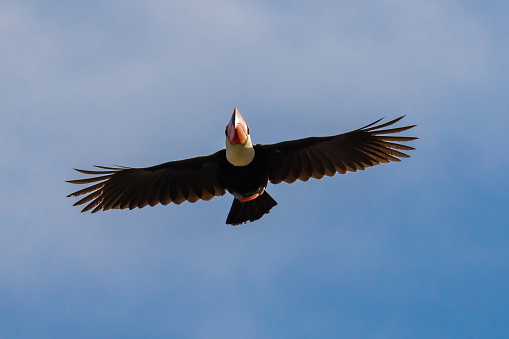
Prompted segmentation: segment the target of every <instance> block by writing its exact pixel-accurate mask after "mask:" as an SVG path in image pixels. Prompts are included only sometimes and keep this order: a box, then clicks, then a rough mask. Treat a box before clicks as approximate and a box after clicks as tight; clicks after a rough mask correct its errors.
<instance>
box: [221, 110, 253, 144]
mask: <svg viewBox="0 0 509 339" xmlns="http://www.w3.org/2000/svg"><path fill="white" fill-rule="evenodd" d="M248 135H249V128H248V127H247V124H246V122H245V121H244V119H243V118H242V115H240V113H239V111H238V110H237V108H235V109H234V110H233V114H232V117H231V119H230V122H229V123H228V126H226V137H227V138H228V140H230V144H232V145H235V144H245V143H246V142H247V137H248Z"/></svg>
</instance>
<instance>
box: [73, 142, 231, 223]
mask: <svg viewBox="0 0 509 339" xmlns="http://www.w3.org/2000/svg"><path fill="white" fill-rule="evenodd" d="M221 152H223V153H224V150H223V151H219V152H216V153H214V154H211V155H209V156H203V157H196V158H191V159H186V160H179V161H170V162H167V163H164V164H160V165H157V166H152V167H145V168H129V167H103V166H95V167H98V168H100V169H102V170H94V171H86V170H78V169H76V171H78V172H80V173H83V174H91V175H94V177H92V178H87V179H81V180H69V181H67V182H69V183H72V184H90V183H95V184H93V185H91V186H88V187H86V188H84V189H81V190H79V191H76V192H74V193H71V194H69V195H68V197H77V196H80V195H83V194H86V196H85V197H84V198H83V199H81V200H79V201H78V202H76V203H75V204H74V206H76V205H82V204H85V203H88V204H87V205H86V206H85V208H84V209H83V210H82V212H86V211H88V210H91V209H93V210H92V213H95V212H98V211H100V210H109V209H112V208H113V209H124V208H129V209H133V208H136V207H138V208H143V207H145V206H147V205H150V206H154V205H157V204H159V203H161V204H163V205H167V204H169V203H170V202H173V203H175V204H181V203H183V202H184V201H186V200H187V201H190V202H196V201H198V200H199V199H203V200H210V199H212V198H213V197H215V196H221V195H224V194H225V193H226V191H225V188H224V185H223V183H222V180H221V179H220V173H219V168H218V160H219V159H220V157H221V155H222V153H221ZM223 156H224V154H223Z"/></svg>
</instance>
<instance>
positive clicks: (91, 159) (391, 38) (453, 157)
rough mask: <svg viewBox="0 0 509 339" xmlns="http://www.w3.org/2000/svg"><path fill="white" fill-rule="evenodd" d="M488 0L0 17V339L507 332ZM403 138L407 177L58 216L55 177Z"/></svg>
mask: <svg viewBox="0 0 509 339" xmlns="http://www.w3.org/2000/svg"><path fill="white" fill-rule="evenodd" d="M508 10H509V6H508V5H507V4H506V3H504V2H502V1H493V2H489V3H486V2H481V1H467V2H465V1H397V0H394V1H376V2H375V1H357V2H351V1H312V2H311V1H281V2H270V1H262V2H237V1H215V2H209V1H194V2H184V1H174V2H173V1H156V0H153V1H152V0H148V1H143V2H138V1H87V2H64V1H46V2H37V1H19V0H18V1H9V0H7V1H3V2H2V3H1V4H0V45H1V47H2V48H1V51H2V52H1V56H2V58H1V60H2V61H1V62H0V76H1V81H0V99H1V101H0V102H1V104H0V114H1V120H2V123H1V124H0V155H1V156H0V180H1V181H0V182H1V185H2V190H1V192H0V337H5V338H14V337H37V338H56V337H73V338H90V337H104V338H112V337H123V338H137V337H154V338H155V337H173V338H226V337H235V338H309V337H314V338H373V337H376V338H431V337H432V338H480V337H483V338H487V337H490V338H496V337H499V338H500V337H504V336H505V335H507V333H508V331H509V321H508V320H509V307H508V305H509V293H508V290H507V286H508V284H509V264H508V263H507V261H508V260H507V259H508V258H509V249H508V247H507V239H508V237H509V230H508V222H507V202H508V201H509V196H508V193H507V189H508V187H509V182H508V179H507V173H506V172H507V168H508V166H509V160H508V159H509V157H507V155H506V153H507V151H506V149H507V148H508V147H509V137H508V133H507V130H508V127H509V118H508V114H507V109H508V107H509V99H508V96H507V92H508V89H509V81H508V79H509V59H508V58H507V55H509V40H508V39H507V34H508V33H509V26H508V25H509V24H508V23H507V15H508ZM234 107H237V108H238V109H239V110H240V112H241V113H242V115H243V116H244V118H245V119H246V121H247V122H248V123H249V125H250V128H251V132H252V138H253V141H254V142H255V143H272V142H277V141H282V140H287V139H295V138H301V137H307V136H310V135H331V134H337V133H341V132H346V131H349V130H352V129H355V128H358V127H361V126H363V125H365V124H368V123H370V122H372V121H374V120H376V119H378V118H380V117H382V116H386V117H387V118H395V117H397V116H400V115H402V114H407V117H406V118H405V119H404V120H403V121H402V123H403V124H404V123H408V124H417V125H418V126H417V127H416V128H415V129H413V130H412V131H411V134H412V135H415V136H418V137H419V138H420V139H419V140H417V141H414V142H413V143H412V145H413V146H415V147H416V148H417V150H416V151H414V152H412V154H411V155H412V158H411V159H405V160H404V161H402V162H401V163H393V164H389V165H382V166H378V167H375V168H370V169H367V170H366V171H364V172H362V171H361V172H357V173H349V174H346V175H343V176H335V177H333V178H325V179H323V180H320V181H318V180H310V181H309V182H306V183H301V182H299V183H295V184H292V185H287V184H280V185H277V186H274V185H270V186H269V187H268V191H269V192H270V193H271V195H272V196H273V197H274V198H275V199H276V200H277V201H278V203H279V205H278V206H277V207H275V208H274V209H273V210H272V212H271V213H270V214H269V215H267V216H265V217H264V218H262V219H261V220H260V221H258V222H256V223H250V224H248V225H244V226H241V227H230V226H227V225H225V219H226V216H227V214H228V211H229V208H230V205H231V200H232V198H231V197H230V196H225V197H221V198H215V199H213V200H212V201H209V202H198V203H196V204H189V203H185V204H182V205H180V206H175V205H168V206H157V207H153V208H144V209H142V210H133V211H108V212H104V213H97V214H94V215H90V214H81V213H79V209H78V208H75V207H72V203H73V202H74V200H72V199H68V198H65V196H66V195H67V194H69V193H70V192H72V191H73V190H74V189H75V188H76V187H74V186H71V185H69V184H66V183H65V182H64V180H69V179H75V178H79V177H80V176H79V175H78V174H76V173H75V172H73V170H72V168H73V167H76V168H91V166H92V165H95V164H97V165H106V166H109V165H113V164H119V165H126V166H135V167H137V166H149V165H154V164H158V163H162V162H166V161H169V160H177V159H182V158H187V157H192V156H197V155H206V154H210V153H213V152H215V151H216V150H218V149H220V148H223V147H224V133H223V131H224V127H225V126H226V123H227V122H228V119H229V117H230V114H231V112H232V110H233V108H234Z"/></svg>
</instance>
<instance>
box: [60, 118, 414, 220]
mask: <svg viewBox="0 0 509 339" xmlns="http://www.w3.org/2000/svg"><path fill="white" fill-rule="evenodd" d="M402 118H403V117H400V118H398V119H394V120H392V121H389V122H387V123H384V124H380V125H376V124H377V123H378V122H379V121H380V120H381V119H380V120H378V121H375V122H374V123H372V124H369V125H367V126H364V127H362V128H359V129H357V130H354V131H351V132H348V133H343V134H339V135H335V136H330V137H311V138H305V139H299V140H292V141H285V142H281V143H277V144H272V145H256V146H254V149H255V157H254V159H253V161H252V162H251V163H250V164H249V165H246V166H241V167H236V166H233V165H232V164H230V163H229V162H228V161H227V159H226V151H225V150H221V151H218V152H216V153H214V154H211V155H209V156H202V157H196V158H191V159H186V160H179V161H170V162H167V163H164V164H160V165H157V166H152V167H146V168H127V167H102V166H96V167H98V168H101V169H102V170H99V171H97V170H95V171H87V170H77V171H78V172H80V173H84V174H91V175H94V177H91V178H87V179H80V180H70V181H68V182H70V183H73V184H91V183H95V184H93V185H91V186H88V187H86V188H84V189H81V190H79V191H76V192H74V193H72V194H70V195H69V196H79V195H83V194H86V196H85V197H84V198H83V199H81V200H79V201H78V202H76V203H75V205H81V204H85V203H88V204H87V205H86V206H85V208H84V209H83V210H82V212H85V211H88V210H92V213H95V212H98V211H100V210H108V209H124V208H129V209H133V208H136V207H138V208H143V207H145V206H147V205H150V206H154V205H156V204H158V203H161V204H163V205H167V204H169V203H170V202H173V203H175V204H181V203H182V202H184V201H189V202H196V201H197V200H199V199H202V200H210V199H212V198H213V197H214V196H221V195H224V194H225V193H226V190H227V191H229V192H230V193H231V194H232V195H233V196H234V197H235V199H234V201H233V204H232V208H231V210H230V213H229V215H228V218H227V221H226V222H227V223H228V224H232V225H238V224H241V223H244V222H247V221H255V220H258V219H260V218H261V217H262V216H263V215H264V214H266V213H268V212H269V211H270V209H271V208H272V207H274V206H276V205H277V202H276V201H275V200H274V199H273V198H272V197H271V196H270V195H269V194H268V193H267V192H266V191H265V188H266V187H267V184H268V182H269V181H270V182H271V183H273V184H279V183H280V182H282V181H285V182H287V183H292V182H295V181H296V180H302V181H307V180H308V179H309V178H315V179H321V178H322V177H323V176H333V175H335V174H336V173H341V174H343V173H346V172H347V171H352V172H355V171H357V170H364V169H365V168H366V167H371V166H376V165H378V164H380V163H388V162H391V161H400V160H399V159H398V157H403V158H408V157H409V156H408V155H407V154H405V153H402V152H400V151H399V150H407V151H408V150H413V149H414V148H413V147H410V146H407V145H404V144H402V142H405V141H411V140H414V139H417V138H415V137H402V136H394V135H393V134H395V133H399V132H402V131H405V130H408V129H410V128H412V127H414V126H415V125H413V126H405V127H399V128H392V129H385V130H384V129H382V128H384V127H386V126H389V125H392V124H394V123H396V122H398V121H399V120H400V119H402ZM373 125H376V126H373ZM254 194H260V195H259V196H258V197H256V198H255V199H253V200H251V201H246V202H241V201H239V199H241V198H244V197H249V196H253V195H254Z"/></svg>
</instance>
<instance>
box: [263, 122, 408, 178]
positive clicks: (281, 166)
mask: <svg viewBox="0 0 509 339" xmlns="http://www.w3.org/2000/svg"><path fill="white" fill-rule="evenodd" d="M403 117H404V116H402V117H399V118H397V119H394V120H392V121H389V122H387V123H384V124H380V125H376V124H377V123H379V122H380V121H381V120H382V119H380V120H377V121H375V122H373V123H371V124H369V125H367V126H364V127H362V128H359V129H357V130H354V131H351V132H348V133H343V134H339V135H334V136H330V137H311V138H305V139H299V140H291V141H285V142H280V143H277V144H272V145H261V146H259V147H260V150H261V151H263V152H267V153H268V154H269V156H268V159H269V180H270V182H271V183H273V184H279V183H280V182H282V181H285V182H287V183H292V182H295V181H296V180H297V179H299V180H302V181H307V180H308V179H309V178H316V179H321V178H322V177H323V176H324V175H327V176H333V175H335V174H336V173H341V174H344V173H346V172H347V171H351V172H355V171H357V170H364V168H366V167H371V166H376V165H378V164H380V163H388V162H391V161H400V160H399V159H398V157H399V158H409V156H408V155H407V154H405V153H402V152H400V151H399V150H403V151H410V150H413V149H414V148H413V147H410V146H407V145H404V144H401V142H404V141H411V140H415V139H417V138H415V137H402V136H393V135H392V134H395V133H399V132H403V131H406V130H408V129H410V128H412V127H414V126H415V125H412V126H405V127H398V128H391V129H383V128H384V127H387V126H390V125H393V124H395V123H396V122H398V121H399V120H401V119H402V118H403Z"/></svg>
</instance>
